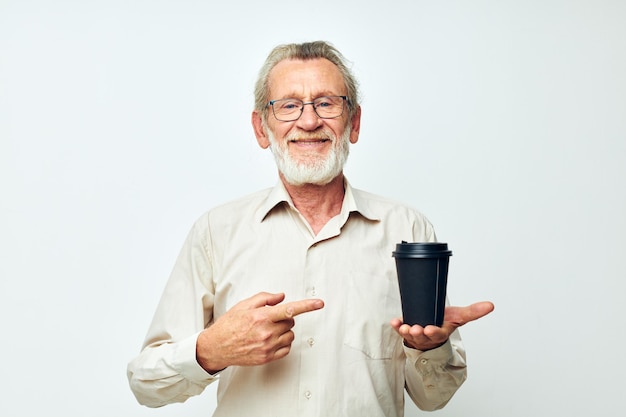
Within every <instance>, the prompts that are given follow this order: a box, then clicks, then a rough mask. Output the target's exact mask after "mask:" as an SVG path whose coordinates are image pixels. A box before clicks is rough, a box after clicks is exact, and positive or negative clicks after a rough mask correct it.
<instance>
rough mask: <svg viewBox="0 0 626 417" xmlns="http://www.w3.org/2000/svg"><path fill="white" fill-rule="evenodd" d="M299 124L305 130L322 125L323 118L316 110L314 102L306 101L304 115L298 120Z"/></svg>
mask: <svg viewBox="0 0 626 417" xmlns="http://www.w3.org/2000/svg"><path fill="white" fill-rule="evenodd" d="M309 105H310V106H309ZM297 124H298V127H299V128H301V129H303V130H315V129H317V128H318V127H320V126H321V125H322V118H321V117H319V116H318V115H317V113H316V112H315V108H314V107H313V103H304V106H303V107H302V115H301V116H300V118H299V119H298V120H297Z"/></svg>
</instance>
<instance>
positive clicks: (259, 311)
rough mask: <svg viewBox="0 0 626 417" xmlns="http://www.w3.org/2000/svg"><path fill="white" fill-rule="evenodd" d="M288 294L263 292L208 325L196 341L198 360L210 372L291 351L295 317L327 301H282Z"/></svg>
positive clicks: (279, 357) (259, 362)
mask: <svg viewBox="0 0 626 417" xmlns="http://www.w3.org/2000/svg"><path fill="white" fill-rule="evenodd" d="M284 299H285V294H282V293H280V294H271V293H265V292H263V293H259V294H256V295H254V296H252V297H250V298H247V299H245V300H243V301H241V302H239V303H237V304H236V305H235V306H234V307H233V308H231V309H230V310H228V311H227V312H226V313H225V314H224V315H223V316H221V317H220V318H219V319H217V320H216V321H215V323H213V324H212V325H211V326H209V327H208V328H206V329H205V330H204V331H203V332H202V333H200V335H199V336H198V340H197V342H196V360H197V361H198V363H199V364H200V366H202V367H203V368H204V369H205V370H206V371H207V372H209V373H215V372H218V371H220V370H222V369H224V368H226V367H228V366H233V365H239V366H251V365H262V364H266V363H269V362H272V361H275V360H278V359H281V358H283V357H285V356H287V354H288V353H289V350H290V349H291V343H292V342H293V340H294V334H293V331H292V330H291V328H292V327H293V326H294V324H295V322H294V319H293V318H294V317H295V316H297V315H298V314H302V313H306V312H309V311H315V310H319V309H321V308H322V307H324V302H323V301H322V300H319V299H307V300H299V301H292V302H289V303H285V304H280V303H281V302H282V301H283V300H284Z"/></svg>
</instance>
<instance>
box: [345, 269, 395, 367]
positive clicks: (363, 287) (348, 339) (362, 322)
mask: <svg viewBox="0 0 626 417" xmlns="http://www.w3.org/2000/svg"><path fill="white" fill-rule="evenodd" d="M349 280H350V281H349V288H348V294H346V295H347V297H346V304H345V315H344V317H345V318H346V325H345V332H344V344H345V345H346V346H348V347H349V348H351V349H356V350H358V351H360V352H361V353H363V355H365V357H366V358H369V359H375V360H384V359H391V358H393V356H394V352H396V351H397V349H400V348H401V346H402V338H401V337H400V336H399V335H398V334H397V333H396V331H395V330H394V329H393V328H392V327H391V325H390V324H389V322H390V321H391V319H393V318H397V317H401V316H402V308H401V304H400V293H399V290H398V284H397V279H396V277H395V275H394V274H392V273H390V272H384V273H381V274H379V275H373V274H371V273H362V272H360V273H359V272H355V273H351V274H350V275H349Z"/></svg>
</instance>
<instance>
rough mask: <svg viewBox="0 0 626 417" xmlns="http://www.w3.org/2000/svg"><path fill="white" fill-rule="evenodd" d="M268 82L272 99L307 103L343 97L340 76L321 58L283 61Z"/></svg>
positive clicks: (330, 64)
mask: <svg viewBox="0 0 626 417" xmlns="http://www.w3.org/2000/svg"><path fill="white" fill-rule="evenodd" d="M268 81H269V93H270V97H272V98H273V99H277V98H286V97H296V98H303V99H311V98H315V97H319V96H320V95H345V94H346V87H345V83H344V81H343V77H342V75H341V72H340V71H339V69H338V68H337V66H336V65H335V64H333V63H332V62H330V61H329V60H327V59H325V58H318V59H309V60H306V61H305V60H295V59H288V60H283V61H281V62H279V63H278V64H276V66H275V67H274V68H273V69H272V71H271V72H270V75H269V80H268Z"/></svg>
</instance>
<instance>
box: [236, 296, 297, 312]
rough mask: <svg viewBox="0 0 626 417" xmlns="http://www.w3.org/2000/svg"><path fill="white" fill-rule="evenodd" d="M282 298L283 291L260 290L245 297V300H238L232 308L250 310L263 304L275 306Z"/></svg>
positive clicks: (283, 297)
mask: <svg viewBox="0 0 626 417" xmlns="http://www.w3.org/2000/svg"><path fill="white" fill-rule="evenodd" d="M284 299H285V294H284V293H276V294H274V293H269V292H260V293H258V294H255V295H253V296H252V297H250V298H246V299H245V300H242V301H240V302H239V303H237V304H236V305H235V306H234V307H233V309H237V310H252V309H254V308H260V307H265V306H275V305H276V304H279V303H280V302H282V301H283V300H284Z"/></svg>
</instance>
